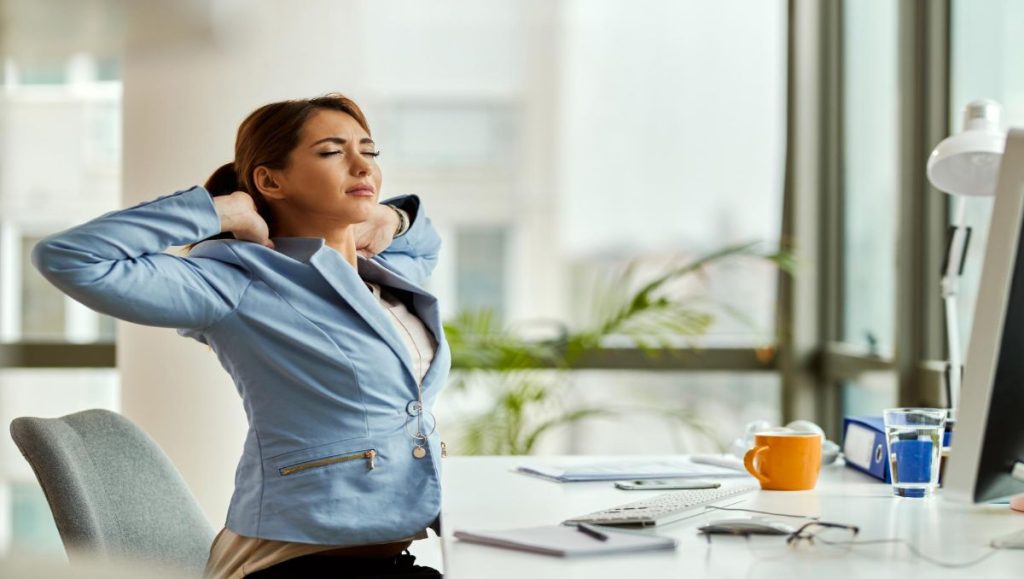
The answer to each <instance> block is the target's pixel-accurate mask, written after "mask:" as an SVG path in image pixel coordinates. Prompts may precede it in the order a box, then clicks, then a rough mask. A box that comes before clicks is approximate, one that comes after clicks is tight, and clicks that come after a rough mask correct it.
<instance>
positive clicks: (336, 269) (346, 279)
mask: <svg viewBox="0 0 1024 579" xmlns="http://www.w3.org/2000/svg"><path fill="white" fill-rule="evenodd" d="M275 243H276V242H275ZM309 263H310V264H312V265H313V267H315V268H316V270H317V271H318V272H319V273H320V275H322V276H323V277H324V279H325V280H327V283H328V284H330V285H331V287H332V288H334V291H336V292H338V295H339V296H340V297H341V298H342V299H343V300H345V302H346V303H347V304H349V305H350V306H352V309H353V310H355V312H356V313H357V314H359V316H360V317H361V318H363V320H365V321H366V323H367V324H369V326H370V327H371V328H373V330H374V331H375V332H377V334H378V335H380V337H381V338H382V339H383V340H384V342H386V343H387V345H388V346H389V347H390V348H391V350H392V351H393V352H394V353H395V355H396V356H398V359H399V360H401V361H402V366H403V367H404V368H405V371H406V372H407V373H408V374H409V376H410V377H411V378H412V379H413V381H414V382H415V381H416V373H415V371H414V370H413V367H412V359H411V358H410V356H409V352H408V351H407V348H406V347H405V344H404V343H403V342H402V337H401V336H399V335H398V330H396V329H395V326H394V324H393V323H392V322H391V320H390V319H388V318H387V313H386V312H385V311H384V309H383V308H382V307H381V306H380V304H378V303H377V302H376V299H375V298H374V297H373V294H371V293H370V289H369V288H367V287H366V284H365V283H363V280H362V278H360V277H359V275H357V274H356V272H355V270H353V269H352V266H351V265H349V264H348V263H347V262H345V260H344V258H342V257H341V255H340V254H339V253H338V252H336V251H334V250H333V249H330V248H322V249H321V250H320V251H317V252H316V253H314V254H313V255H312V257H310V259H309Z"/></svg>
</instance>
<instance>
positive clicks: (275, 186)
mask: <svg viewBox="0 0 1024 579" xmlns="http://www.w3.org/2000/svg"><path fill="white" fill-rule="evenodd" d="M275 173H276V172H275V171H272V170H270V169H268V168H266V167H264V166H263V165H260V166H259V167H256V168H255V169H253V172H252V181H253V183H255V184H256V188H257V189H259V190H260V193H262V194H263V196H264V197H266V198H267V199H283V198H284V191H283V190H282V188H281V185H280V183H279V182H278V181H279V177H278V175H276V174H275Z"/></svg>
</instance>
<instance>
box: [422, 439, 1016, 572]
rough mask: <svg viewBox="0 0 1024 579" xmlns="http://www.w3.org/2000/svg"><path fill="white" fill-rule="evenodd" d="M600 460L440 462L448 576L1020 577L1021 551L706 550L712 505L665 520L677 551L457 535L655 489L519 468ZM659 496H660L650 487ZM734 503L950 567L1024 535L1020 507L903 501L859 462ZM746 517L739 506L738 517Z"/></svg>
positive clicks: (780, 542)
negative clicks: (816, 521)
mask: <svg viewBox="0 0 1024 579" xmlns="http://www.w3.org/2000/svg"><path fill="white" fill-rule="evenodd" d="M600 458H601V457H549V458H544V459H536V458H527V457H452V458H448V459H445V462H444V506H443V521H444V536H443V540H442V543H443V551H444V569H445V578H446V579H479V578H482V577H487V578H488V579H502V578H505V577H509V578H511V577H515V578H517V579H519V578H522V577H528V578H530V579H543V578H547V577H558V578H565V579H573V578H577V577H579V578H583V577H586V578H601V577H616V578H623V577H625V578H628V579H640V578H646V577H651V578H662V577H680V578H683V577H686V578H692V577H748V578H755V577H783V576H785V577H808V578H810V577H814V578H820V577H823V576H826V573H830V572H831V573H841V574H842V575H841V576H842V577H844V578H846V577H865V578H871V579H877V578H881V577H900V578H901V579H905V578H906V577H914V576H918V577H929V578H930V577H954V576H962V577H967V576H971V577H986V578H992V577H1020V576H1021V574H1022V569H1024V550H1022V551H999V552H997V553H995V554H994V555H992V556H991V557H990V558H988V559H987V560H985V561H983V562H982V563H979V564H977V565H973V566H971V567H968V568H965V569H946V568H941V567H937V566H934V565H931V564H929V563H926V562H924V561H922V560H920V559H918V558H917V557H915V556H913V555H912V554H911V553H910V552H909V551H908V549H907V548H906V547H905V546H903V545H896V544H885V545H871V546H868V545H864V546H858V547H854V548H853V549H849V550H847V549H842V548H838V547H830V546H826V545H820V544H818V545H815V546H813V547H801V548H798V549H791V548H787V547H786V546H785V540H784V539H782V538H779V537H757V538H754V539H752V540H751V541H750V542H748V541H746V540H745V539H742V538H735V537H724V536H716V537H715V538H714V540H713V542H712V544H711V545H710V546H709V545H708V544H707V542H706V541H705V540H704V538H702V537H700V536H698V534H697V532H696V527H697V526H699V525H701V524H703V523H704V522H706V521H708V520H710V519H713V518H724V517H726V516H730V515H731V514H730V513H722V512H718V513H714V512H707V513H704V514H701V515H699V516H696V517H694V518H691V519H686V520H683V521H678V522H675V523H672V524H669V525H665V526H662V527H658V528H656V529H655V530H654V532H656V533H658V534H661V535H666V536H671V537H674V538H676V539H677V540H678V541H679V548H678V549H677V550H676V551H675V552H674V553H673V552H654V553H636V554H630V555H625V556H607V557H595V558H588V559H561V558H557V557H547V556H543V555H534V554H530V553H521V552H517V551H510V550H506V549H497V548H494V547H487V546H482V545H473V544H469V543H464V542H460V541H458V540H456V539H455V538H453V537H452V533H453V532H454V531H455V530H463V529H465V530H485V529H508V528H515V527H529V526H535V525H544V524H555V523H559V522H560V521H562V520H564V519H567V518H569V517H571V516H574V515H579V514H584V513H588V512H591V511H596V510H598V509H602V508H606V507H610V506H614V505H617V504H621V503H625V502H629V501H633V500H637V499H640V498H643V497H648V496H652V495H650V494H648V492H647V491H622V490H618V489H615V488H614V487H612V485H611V483H572V484H560V483H555V482H549V481H546V480H542V479H538V478H535V477H530V476H526V475H522V474H518V473H516V472H514V469H515V467H516V466H517V465H518V464H521V463H522V462H525V461H527V460H529V461H530V462H535V461H537V460H543V461H550V462H553V463H559V464H563V463H566V462H573V461H575V462H585V461H592V460H598V459H600ZM651 492H656V491H651ZM736 502H737V504H735V505H733V506H738V507H744V508H752V509H761V510H766V511H772V512H778V513H792V514H800V515H812V516H819V517H821V519H822V520H825V521H833V522H838V523H845V524H852V525H857V526H859V527H860V529H861V532H860V536H859V539H860V540H869V539H882V538H889V537H900V538H903V539H907V540H909V541H910V542H912V543H913V544H915V545H916V546H918V548H920V550H921V551H922V552H923V553H925V554H926V555H929V556H932V557H935V558H938V559H941V560H942V561H947V562H960V561H967V560H971V559H975V558H977V557H979V556H981V555H984V554H985V553H986V552H988V550H989V549H988V548H987V545H988V543H989V541H990V540H991V539H993V538H995V537H998V536H1002V535H1006V534H1009V533H1013V532H1016V531H1024V514H1022V513H1016V512H1013V511H1010V510H1009V508H1008V507H1007V506H1006V505H1001V506H1000V505H985V506H973V505H961V504H955V503H951V502H949V501H947V500H944V499H943V498H942V497H941V496H938V497H933V498H931V499H920V500H918V499H897V498H895V497H893V496H892V495H891V491H890V489H889V486H888V485H885V484H882V483H880V482H878V481H876V480H874V479H872V478H870V477H867V476H865V475H862V474H860V473H858V472H855V471H853V470H851V469H848V468H845V467H842V466H839V465H833V466H829V467H825V468H824V469H823V470H822V474H821V478H820V479H819V481H818V486H817V488H816V489H814V490H812V491H800V492H772V491H759V492H754V493H751V494H748V495H745V496H743V497H742V498H740V499H738V500H737V501H736ZM733 514H740V513H733Z"/></svg>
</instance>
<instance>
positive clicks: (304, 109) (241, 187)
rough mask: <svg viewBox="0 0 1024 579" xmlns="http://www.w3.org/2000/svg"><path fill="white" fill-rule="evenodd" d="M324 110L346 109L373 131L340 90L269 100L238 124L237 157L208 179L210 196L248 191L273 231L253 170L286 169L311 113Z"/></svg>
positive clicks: (363, 126)
mask: <svg viewBox="0 0 1024 579" xmlns="http://www.w3.org/2000/svg"><path fill="white" fill-rule="evenodd" d="M321 109H326V110H334V111H340V112H343V113H345V114H347V115H349V116H351V117H352V118H354V119H355V120H356V122H357V123H359V126H361V127H362V128H363V130H365V131H366V134H368V135H369V134H370V125H369V124H368V123H367V122H366V117H365V116H364V115H363V111H362V109H360V108H359V105H357V104H356V103H355V101H353V100H352V99H350V98H347V97H345V96H344V95H342V94H340V93H336V92H333V93H329V94H325V95H323V96H319V97H315V98H311V99H293V100H287V101H281V102H276V103H270V104H268V105H263V106H262V107H260V108H258V109H256V110H255V111H253V112H251V113H250V114H249V116H248V117H246V118H245V120H244V121H242V124H241V125H239V127H238V136H237V137H236V138H235V160H234V161H232V162H231V163H227V164H225V165H222V166H221V167H220V168H218V169H217V170H216V171H214V172H213V174H212V175H210V177H209V178H208V179H207V180H206V183H205V185H204V187H205V188H206V190H207V191H209V192H210V196H212V197H217V196H220V195H230V194H231V193H234V192H235V191H245V192H246V193H248V194H249V195H250V196H252V198H253V201H255V203H256V210H257V211H258V212H259V214H260V216H261V217H263V219H264V221H266V222H267V225H268V226H269V228H270V231H271V234H273V231H274V223H273V216H272V215H271V212H270V206H269V205H268V204H267V200H266V199H264V198H263V195H262V194H261V193H260V191H259V189H258V188H257V187H256V183H254V182H253V172H254V171H255V170H256V168H257V167H260V166H264V167H267V168H270V169H284V168H286V167H287V165H288V155H289V154H290V153H291V152H292V150H293V149H294V148H295V147H296V145H298V143H299V132H300V131H301V130H302V126H303V125H304V124H305V123H306V119H308V118H309V116H310V115H311V114H312V113H313V112H315V111H317V110H321ZM233 237H234V236H233V235H231V234H230V233H220V234H218V235H215V236H213V237H210V238H209V239H224V238H227V239H231V238H233Z"/></svg>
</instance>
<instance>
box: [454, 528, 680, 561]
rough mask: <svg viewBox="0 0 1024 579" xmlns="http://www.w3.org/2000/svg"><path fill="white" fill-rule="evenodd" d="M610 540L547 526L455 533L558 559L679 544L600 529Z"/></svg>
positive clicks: (462, 537) (464, 538)
mask: <svg viewBox="0 0 1024 579" xmlns="http://www.w3.org/2000/svg"><path fill="white" fill-rule="evenodd" d="M599 528H600V530H601V532H602V533H603V534H604V535H605V536H607V537H608V539H607V540H605V541H600V540H597V539H595V538H594V537H592V536H590V535H587V534H585V533H581V532H580V531H578V530H577V529H576V527H575V526H568V525H547V526H544V527H530V528H525V529H511V530H505V531H479V532H474V531H455V538H457V539H459V540H460V541H466V542H469V543H479V544H481V545H490V546H492V547H503V548H506V549H515V550H517V551H529V552H531V553H541V554H543V555H554V556H556V557H579V556H584V555H608V554H614V553H632V552H635V551H657V550H670V549H675V548H676V541H675V539H672V538H670V537H662V536H660V535H653V534H650V533H647V532H641V531H628V530H622V529H614V528H609V527H599Z"/></svg>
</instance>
